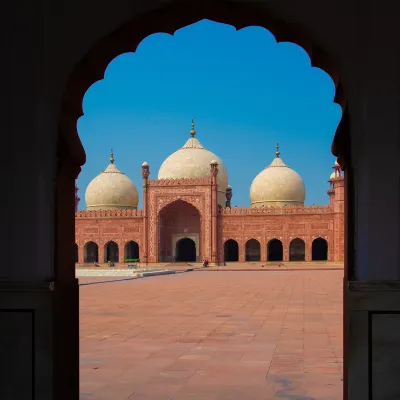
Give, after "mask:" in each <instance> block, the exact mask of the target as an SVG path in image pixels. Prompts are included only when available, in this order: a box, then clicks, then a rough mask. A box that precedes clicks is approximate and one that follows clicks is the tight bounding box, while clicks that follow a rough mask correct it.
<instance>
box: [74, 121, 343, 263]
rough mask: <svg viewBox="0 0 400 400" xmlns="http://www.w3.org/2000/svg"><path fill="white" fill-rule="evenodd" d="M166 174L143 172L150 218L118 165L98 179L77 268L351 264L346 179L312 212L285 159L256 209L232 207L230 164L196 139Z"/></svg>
mask: <svg viewBox="0 0 400 400" xmlns="http://www.w3.org/2000/svg"><path fill="white" fill-rule="evenodd" d="M190 135H191V137H190V138H189V139H188V140H187V142H186V143H185V144H184V146H183V147H182V148H180V149H178V150H177V151H176V152H175V153H173V154H171V155H170V156H169V157H168V158H167V159H166V160H165V161H164V162H163V163H162V165H161V167H160V170H159V172H158V179H154V180H150V179H149V176H150V166H149V165H148V163H147V162H144V163H143V165H142V177H143V209H142V210H140V209H138V208H137V205H138V201H139V193H138V190H137V188H136V186H135V185H134V183H133V182H132V181H131V180H130V179H129V178H128V177H127V176H126V175H125V174H124V173H123V172H121V171H119V170H118V168H117V166H116V165H115V164H114V157H113V153H111V158H110V164H109V165H108V167H107V168H106V169H105V170H104V171H103V172H102V173H100V175H98V176H97V177H95V178H94V179H93V180H92V181H91V182H90V184H89V185H88V187H87V190H86V194H85V201H86V208H87V209H86V210H85V211H78V203H79V200H80V199H79V198H78V195H77V191H78V188H77V187H76V218H75V232H76V233H75V237H76V262H77V263H79V264H83V263H89V262H99V263H103V262H108V261H112V262H126V261H128V260H132V259H140V262H141V263H144V264H156V263H168V262H200V261H202V260H203V259H207V260H209V262H210V264H211V265H215V264H217V265H223V264H224V263H225V262H268V261H283V262H285V261H313V260H319V261H320V260H327V261H342V260H343V259H344V176H343V172H342V171H341V168H340V166H339V164H338V163H337V162H336V163H335V165H334V166H333V169H334V171H333V173H332V174H331V176H330V179H329V185H330V186H329V190H328V195H329V198H330V202H329V205H321V206H318V205H316V206H304V200H305V195H306V190H305V186H304V183H303V180H302V179H301V177H300V176H299V174H298V173H297V172H295V171H294V170H293V169H291V168H289V167H288V166H287V165H286V164H285V163H284V162H283V160H282V159H281V158H280V153H279V147H278V145H277V149H276V153H275V155H276V157H275V158H274V160H273V161H272V163H271V164H270V165H269V166H267V167H266V168H265V169H264V170H263V171H261V172H260V173H259V174H258V175H257V176H256V177H255V179H254V180H253V183H252V184H251V187H250V199H251V206H250V207H231V198H232V188H231V187H230V186H229V185H228V173H227V171H226V169H225V167H224V164H223V163H222V161H221V160H220V159H219V158H218V157H217V156H216V155H215V154H213V153H212V152H211V151H209V150H207V149H206V148H204V147H203V146H202V145H201V143H200V142H199V140H198V139H197V138H196V137H195V136H196V131H195V130H194V123H193V122H192V129H191V131H190Z"/></svg>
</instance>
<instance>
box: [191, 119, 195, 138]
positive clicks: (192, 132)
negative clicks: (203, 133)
mask: <svg viewBox="0 0 400 400" xmlns="http://www.w3.org/2000/svg"><path fill="white" fill-rule="evenodd" d="M190 134H191V135H192V137H194V135H195V134H196V131H195V130H194V117H192V129H191V130H190Z"/></svg>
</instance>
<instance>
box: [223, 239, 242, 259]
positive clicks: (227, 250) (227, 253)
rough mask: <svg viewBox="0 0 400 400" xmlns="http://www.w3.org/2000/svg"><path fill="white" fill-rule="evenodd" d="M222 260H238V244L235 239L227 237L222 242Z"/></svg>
mask: <svg viewBox="0 0 400 400" xmlns="http://www.w3.org/2000/svg"><path fill="white" fill-rule="evenodd" d="M224 261H225V262H226V261H228V262H236V261H239V245H238V242H237V241H236V240H233V239H228V240H227V241H226V242H225V243H224Z"/></svg>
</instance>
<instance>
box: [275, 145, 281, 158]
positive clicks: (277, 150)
mask: <svg viewBox="0 0 400 400" xmlns="http://www.w3.org/2000/svg"><path fill="white" fill-rule="evenodd" d="M280 154H281V153H280V151H279V143H278V142H276V151H275V155H276V158H279V155H280Z"/></svg>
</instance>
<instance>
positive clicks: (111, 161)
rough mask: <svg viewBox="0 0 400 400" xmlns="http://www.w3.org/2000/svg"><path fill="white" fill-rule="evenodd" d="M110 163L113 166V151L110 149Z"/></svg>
mask: <svg viewBox="0 0 400 400" xmlns="http://www.w3.org/2000/svg"><path fill="white" fill-rule="evenodd" d="M110 163H111V164H114V152H113V149H111V155H110Z"/></svg>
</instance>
